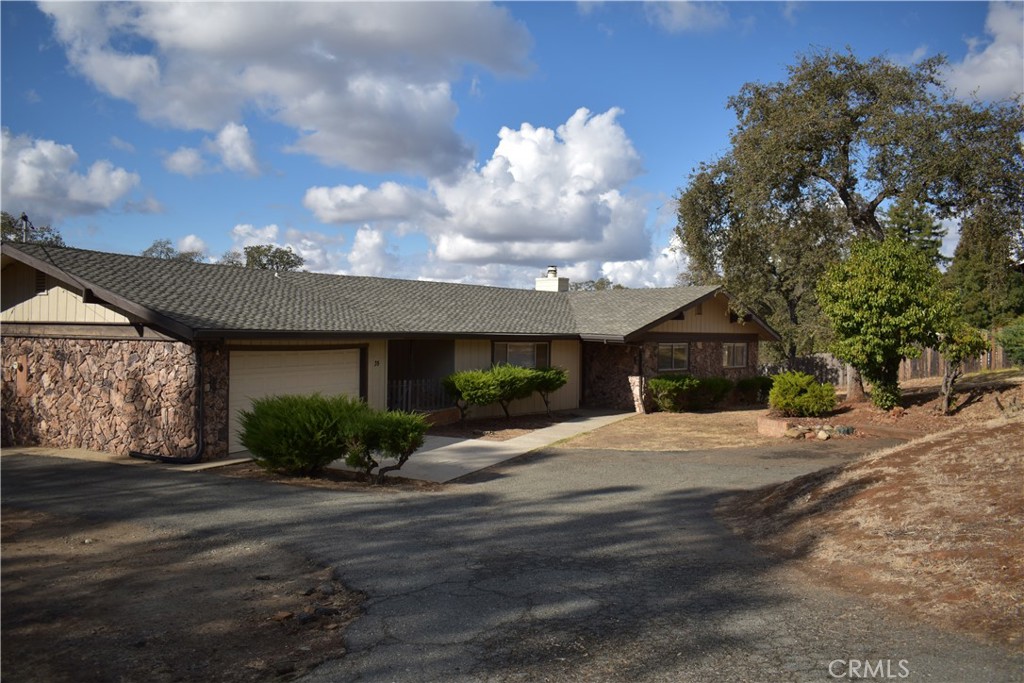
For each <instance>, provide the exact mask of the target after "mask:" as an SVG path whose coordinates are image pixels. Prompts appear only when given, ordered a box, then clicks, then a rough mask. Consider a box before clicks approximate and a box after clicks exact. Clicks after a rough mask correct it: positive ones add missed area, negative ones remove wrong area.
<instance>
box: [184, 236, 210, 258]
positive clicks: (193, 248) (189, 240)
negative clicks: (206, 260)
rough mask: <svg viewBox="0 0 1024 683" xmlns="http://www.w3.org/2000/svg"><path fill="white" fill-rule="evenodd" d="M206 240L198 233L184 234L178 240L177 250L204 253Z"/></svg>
mask: <svg viewBox="0 0 1024 683" xmlns="http://www.w3.org/2000/svg"><path fill="white" fill-rule="evenodd" d="M206 249H207V247H206V242H205V241H204V240H203V238H202V237H200V236H199V235H185V236H184V237H182V238H181V239H180V240H178V251H181V252H199V253H200V254H205V253H206Z"/></svg>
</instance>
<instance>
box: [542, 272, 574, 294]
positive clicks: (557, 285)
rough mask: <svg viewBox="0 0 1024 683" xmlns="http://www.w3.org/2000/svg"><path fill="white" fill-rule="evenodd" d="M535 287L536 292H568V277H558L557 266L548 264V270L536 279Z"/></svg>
mask: <svg viewBox="0 0 1024 683" xmlns="http://www.w3.org/2000/svg"><path fill="white" fill-rule="evenodd" d="M535 282H536V286H535V287H534V289H536V290H537V291H538V292H568V291H569V278H567V277H558V266H548V272H547V274H546V275H545V276H544V277H539V278H537V279H536V281H535Z"/></svg>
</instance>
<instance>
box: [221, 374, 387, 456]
mask: <svg viewBox="0 0 1024 683" xmlns="http://www.w3.org/2000/svg"><path fill="white" fill-rule="evenodd" d="M371 412H372V409H371V408H370V407H369V406H367V405H366V404H365V403H363V402H362V401H360V400H358V399H353V398H349V397H348V396H330V397H325V396H321V395H319V394H314V395H312V396H296V395H284V396H268V397H265V398H259V399H256V400H254V401H253V402H252V408H251V409H250V410H243V411H242V413H241V416H240V423H241V431H240V433H239V436H240V441H241V443H242V445H243V446H245V448H246V450H248V451H249V452H250V453H252V456H253V459H254V460H255V461H256V463H257V464H258V465H260V466H261V467H263V468H264V469H268V470H273V471H275V472H281V473H283V474H289V475H299V476H311V475H316V474H319V473H320V472H321V471H323V469H324V467H326V466H327V465H328V464H330V463H331V462H333V461H334V460H338V459H339V458H344V457H345V454H346V452H347V451H348V444H349V442H350V441H351V440H352V438H353V430H354V429H356V427H357V425H358V424H360V423H361V421H362V419H363V418H364V417H365V416H367V415H368V414H369V413H371Z"/></svg>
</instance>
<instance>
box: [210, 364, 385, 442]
mask: <svg viewBox="0 0 1024 683" xmlns="http://www.w3.org/2000/svg"><path fill="white" fill-rule="evenodd" d="M365 357H366V350H365V348H362V347H360V348H346V349H327V350H316V351H310V350H274V351H264V350H260V351H239V350H232V351H231V352H230V356H229V362H230V371H229V372H230V383H229V388H228V415H229V418H228V430H229V431H228V452H229V453H237V452H238V451H244V450H245V448H244V447H243V446H242V444H241V442H240V441H239V436H238V428H239V413H240V411H242V410H248V408H249V407H250V405H251V404H252V400H253V399H256V398H262V397H264V396H272V395H275V394H315V393H319V394H323V395H324V396H335V395H338V394H345V395H346V396H352V397H353V398H364V399H365V398H366V362H365Z"/></svg>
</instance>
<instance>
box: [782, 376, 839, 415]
mask: <svg viewBox="0 0 1024 683" xmlns="http://www.w3.org/2000/svg"><path fill="white" fill-rule="evenodd" d="M768 405H769V406H771V407H772V408H773V409H774V410H777V411H779V412H780V413H782V414H783V415H785V416H786V417H818V416H819V415H824V414H825V413H827V412H830V411H832V410H834V409H835V407H836V390H835V387H833V386H832V385H831V384H819V383H818V382H817V381H816V380H815V379H814V377H813V376H812V375H808V374H806V373H803V372H783V373H781V374H779V375H776V376H775V377H774V379H773V382H772V389H771V391H770V392H769V393H768Z"/></svg>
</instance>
